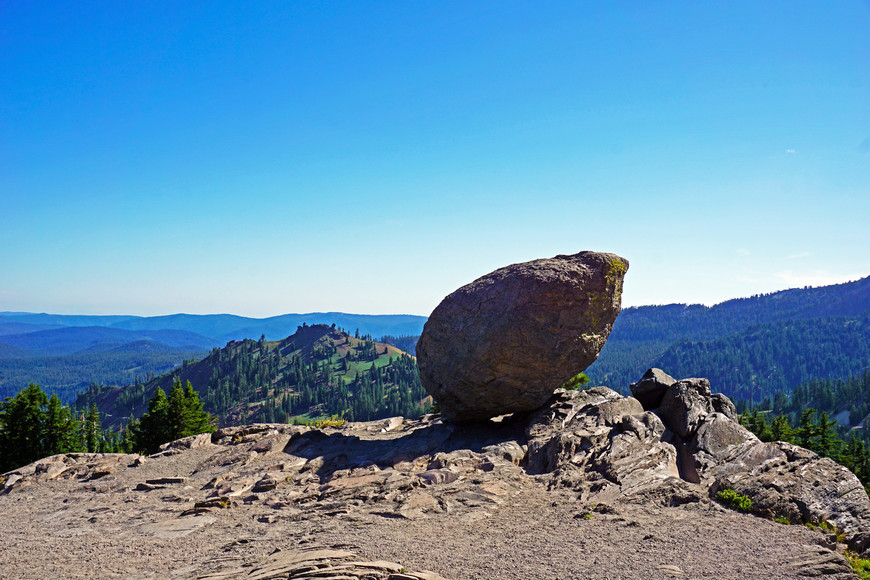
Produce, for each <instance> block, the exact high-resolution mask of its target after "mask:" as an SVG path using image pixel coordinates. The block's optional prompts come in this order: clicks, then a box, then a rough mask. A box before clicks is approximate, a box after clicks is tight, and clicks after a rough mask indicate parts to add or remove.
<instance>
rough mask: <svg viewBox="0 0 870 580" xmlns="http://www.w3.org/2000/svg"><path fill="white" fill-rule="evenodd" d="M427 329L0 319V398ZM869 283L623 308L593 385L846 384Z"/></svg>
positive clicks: (207, 318) (403, 342)
mask: <svg viewBox="0 0 870 580" xmlns="http://www.w3.org/2000/svg"><path fill="white" fill-rule="evenodd" d="M425 321H426V318H425V317H423V316H413V315H361V314H346V313H340V312H326V313H309V314H285V315H282V316H274V317H271V318H262V319H257V318H246V317H242V316H234V315H230V314H214V315H191V314H174V315H170V316H155V317H136V316H67V315H57V314H32V313H21V312H14V313H13V312H2V313H0V398H2V397H4V396H8V395H10V394H14V393H15V392H17V391H18V390H19V389H20V388H22V387H23V386H25V385H26V384H27V383H28V382H29V381H34V382H38V383H40V384H42V385H43V387H45V388H46V390H48V391H55V392H58V394H59V395H61V396H62V397H63V398H64V400H65V401H71V400H73V399H74V398H75V395H76V393H77V392H79V391H81V390H83V389H84V388H85V387H87V386H88V385H89V384H90V383H92V382H98V383H103V384H107V385H110V384H116V385H123V384H130V383H132V382H134V380H135V379H136V378H140V379H141V380H142V381H147V380H149V379H150V378H151V377H154V376H156V375H158V374H160V373H163V372H166V371H168V370H170V369H172V368H174V367H176V366H178V365H180V364H181V363H182V361H183V360H185V359H200V358H202V357H204V356H205V355H206V354H207V353H208V351H209V350H210V349H212V348H213V347H219V346H222V345H224V344H226V343H227V342H229V341H230V340H236V341H240V340H242V339H246V338H247V339H259V338H260V336H262V335H265V338H266V340H267V341H274V340H279V339H282V338H284V337H286V336H289V335H292V334H294V333H295V332H296V331H297V329H298V328H300V327H301V326H302V325H303V323H304V324H307V325H316V324H327V325H332V324H335V325H336V326H337V328H338V329H344V330H345V331H347V333H349V334H350V335H351V336H356V335H357V334H359V335H361V336H363V337H365V336H368V337H369V338H374V339H380V338H382V337H383V339H384V342H386V343H389V344H391V345H394V346H397V347H398V348H400V349H403V350H405V351H406V352H409V353H411V354H414V345H415V344H416V337H417V336H418V335H419V334H420V333H421V332H422V329H423V324H424V323H425ZM868 353H870V277H867V278H862V279H861V280H857V281H855V282H848V283H845V284H836V285H832V286H822V287H818V288H796V289H791V290H784V291H781V292H774V293H771V294H765V295H757V296H752V297H749V298H738V299H734V300H728V301H726V302H722V303H721V304H717V305H715V306H709V307H708V306H703V305H686V304H669V305H664V306H640V307H632V308H625V309H624V310H623V311H622V313H621V314H620V315H619V317H618V318H617V320H616V324H615V326H614V329H613V332H612V333H611V335H610V338H609V340H608V341H607V344H606V345H605V347H604V349H603V350H602V352H601V355H600V357H599V358H598V360H597V361H596V362H595V363H594V364H593V365H592V366H590V367H589V369H588V370H587V371H586V372H587V374H588V375H589V377H590V378H591V379H592V381H593V382H594V383H595V384H603V385H607V386H610V387H612V388H614V389H617V390H620V391H622V392H624V393H625V392H627V390H628V385H629V384H630V383H631V382H634V381H636V380H638V379H639V378H640V377H641V375H642V374H643V373H644V371H645V370H646V369H647V368H649V367H652V366H659V367H661V368H663V369H664V370H665V371H667V372H669V373H671V374H673V375H674V376H677V378H682V377H688V376H704V377H708V378H710V379H711V381H712V383H713V388H714V390H717V391H721V392H724V393H725V394H726V395H728V396H730V397H733V398H735V399H746V400H754V401H759V400H761V399H763V398H766V397H771V398H772V397H774V396H775V395H776V393H778V392H784V393H786V394H788V393H790V392H791V390H792V389H794V387H795V386H797V384H798V383H801V382H804V381H807V380H812V379H838V378H846V377H848V376H853V375H855V374H860V373H861V372H863V370H865V369H868V368H870V355H868Z"/></svg>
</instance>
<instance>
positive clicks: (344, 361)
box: [76, 324, 427, 425]
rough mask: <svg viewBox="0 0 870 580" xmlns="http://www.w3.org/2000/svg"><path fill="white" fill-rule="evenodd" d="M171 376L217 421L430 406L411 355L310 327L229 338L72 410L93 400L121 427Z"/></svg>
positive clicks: (365, 414) (417, 410)
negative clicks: (270, 337) (188, 386)
mask: <svg viewBox="0 0 870 580" xmlns="http://www.w3.org/2000/svg"><path fill="white" fill-rule="evenodd" d="M176 379H180V380H181V381H183V382H185V381H190V382H191V383H192V385H193V386H194V388H195V389H196V390H197V391H198V392H199V394H200V397H201V399H202V401H203V403H204V408H205V410H206V411H208V412H210V413H212V414H214V415H216V416H217V417H218V419H219V421H220V424H221V425H231V424H241V423H246V422H252V421H266V422H273V421H289V420H292V418H293V417H300V416H301V417H305V418H310V417H318V416H331V415H341V416H342V417H344V418H345V419H347V420H356V421H365V420H370V419H376V418H382V417H389V416H394V415H406V416H418V415H420V414H422V413H423V412H424V411H425V409H426V407H427V404H426V403H425V401H424V399H425V398H426V393H425V391H424V390H423V388H422V386H421V385H420V379H419V375H418V374H417V365H416V361H415V360H414V358H413V357H410V356H408V355H407V354H406V353H404V352H402V351H401V350H399V349H397V348H395V347H393V346H390V345H387V344H385V343H380V342H375V341H373V340H372V339H371V337H370V336H368V335H363V336H350V335H349V334H348V333H346V332H343V331H342V330H339V329H337V328H335V327H330V326H326V325H313V326H308V325H307V324H303V325H302V326H300V327H299V328H298V330H297V332H296V333H294V334H293V335H292V336H289V337H287V338H285V339H284V340H281V341H266V340H265V339H261V340H257V341H255V340H250V339H248V340H243V341H237V342H231V343H230V344H228V345H227V346H226V347H225V348H222V349H217V348H216V349H213V350H212V352H211V353H210V354H209V355H208V356H206V357H205V358H204V359H202V360H200V361H198V362H192V363H186V364H184V365H183V366H182V367H180V368H178V369H175V370H174V371H172V372H170V373H167V374H165V375H162V376H160V377H156V378H154V379H153V380H150V381H147V382H136V383H134V384H133V385H130V386H127V387H123V388H121V387H98V386H96V385H95V386H92V387H90V388H89V389H88V390H87V391H86V392H84V393H82V395H81V396H80V397H79V400H78V401H77V402H76V407H77V408H85V407H88V406H89V405H90V404H91V403H96V404H97V406H98V407H99V408H100V410H101V411H102V412H103V413H105V414H106V415H107V416H108V418H109V421H110V422H112V423H114V424H118V423H119V422H122V421H126V420H127V418H128V417H130V416H131V415H133V416H139V415H141V414H142V413H143V412H144V411H145V409H146V406H147V403H148V400H149V399H150V398H151V397H152V396H153V394H154V392H155V390H156V389H157V387H161V388H163V389H164V390H168V388H169V386H170V385H171V384H172V383H173V382H174V381H175V380H176Z"/></svg>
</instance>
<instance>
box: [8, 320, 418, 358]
mask: <svg viewBox="0 0 870 580" xmlns="http://www.w3.org/2000/svg"><path fill="white" fill-rule="evenodd" d="M303 322H304V323H306V324H335V325H337V326H339V327H341V328H344V329H345V330H347V331H348V332H350V333H355V332H356V331H357V330H358V331H359V332H360V333H361V334H368V335H371V336H375V337H377V336H383V335H385V334H391V335H395V336H403V335H418V334H420V333H421V332H422V331H423V324H424V323H425V322H426V317H425V316H415V315H412V314H347V313H344V312H309V313H307V314H282V315H280V316H272V317H269V318H247V317H244V316H235V315H233V314H170V315H167V316H147V317H142V316H81V315H66V314H34V313H27V312H0V342H3V343H7V344H11V343H10V342H9V341H8V340H6V339H5V338H4V336H6V335H17V334H25V333H31V332H37V331H42V330H52V329H57V328H61V327H63V328H69V327H72V328H95V327H100V328H113V329H119V330H131V331H140V332H141V331H166V330H177V331H185V332H189V333H194V334H197V335H200V336H201V337H205V338H206V339H207V340H208V341H210V342H211V343H212V344H221V345H223V344H226V343H227V342H229V341H231V340H243V339H245V338H254V339H257V338H260V336H261V335H265V336H266V340H278V339H280V338H283V337H285V336H288V335H290V334H293V333H294V332H296V328H297V327H299V326H301V325H302V323H303ZM84 340H90V338H87V337H86V338H85V339H84ZM132 340H134V339H131V340H126V341H124V342H132ZM158 342H160V340H158ZM52 354H60V353H57V352H54V353H52Z"/></svg>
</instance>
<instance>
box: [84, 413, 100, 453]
mask: <svg viewBox="0 0 870 580" xmlns="http://www.w3.org/2000/svg"><path fill="white" fill-rule="evenodd" d="M100 431H101V423H100V412H99V411H98V410H97V405H96V403H92V404H91V408H90V409H89V410H88V414H87V415H85V420H84V422H83V423H82V435H83V437H82V439H83V440H84V444H85V451H87V452H88V453H97V452H98V451H99V443H100Z"/></svg>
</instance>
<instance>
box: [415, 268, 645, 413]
mask: <svg viewBox="0 0 870 580" xmlns="http://www.w3.org/2000/svg"><path fill="white" fill-rule="evenodd" d="M627 270H628V261H627V260H625V259H624V258H620V257H619V256H617V255H615V254H606V253H599V252H580V253H579V254H574V255H572V256H563V255H560V256H556V257H554V258H549V259H542V260H533V261H531V262H524V263H521V264H513V265H510V266H506V267H504V268H500V269H498V270H496V271H495V272H492V273H490V274H487V275H486V276H483V277H482V278H478V279H477V280H475V281H474V282H472V283H471V284H468V285H466V286H463V287H462V288H460V289H458V290H456V291H455V292H453V293H452V294H450V295H449V296H447V297H446V298H445V299H444V300H443V301H442V302H441V304H439V305H438V307H437V308H435V310H434V312H432V314H431V315H430V316H429V320H428V321H427V322H426V325H425V327H424V328H423V334H422V336H421V337H420V340H419V342H418V343H417V363H418V364H419V367H420V379H421V380H422V383H423V386H424V387H425V389H426V390H427V391H428V392H429V394H430V395H432V397H433V398H434V399H435V400H436V401H437V402H438V404H439V405H440V407H441V411H442V413H443V414H444V415H445V416H446V417H447V418H449V419H450V420H452V421H455V422H467V421H476V420H483V419H487V418H490V417H494V416H497V415H503V414H506V413H513V412H517V411H531V410H533V409H537V408H538V407H540V406H541V405H543V404H544V403H546V402H547V399H548V398H549V397H550V395H552V394H553V391H554V390H555V389H556V388H558V387H559V386H560V385H561V384H563V383H564V382H565V381H566V380H568V379H569V378H571V377H573V376H574V375H576V374H578V373H580V372H582V371H583V370H585V369H586V367H588V366H589V365H590V364H592V363H593V362H594V361H595V359H596V358H597V357H598V353H599V351H600V350H601V348H602V347H603V346H604V343H605V342H606V341H607V337H608V335H609V334H610V331H611V329H612V328H613V322H614V321H615V320H616V316H617V315H618V314H619V310H620V302H621V299H622V282H623V278H624V277H625V273H626V271H627Z"/></svg>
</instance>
